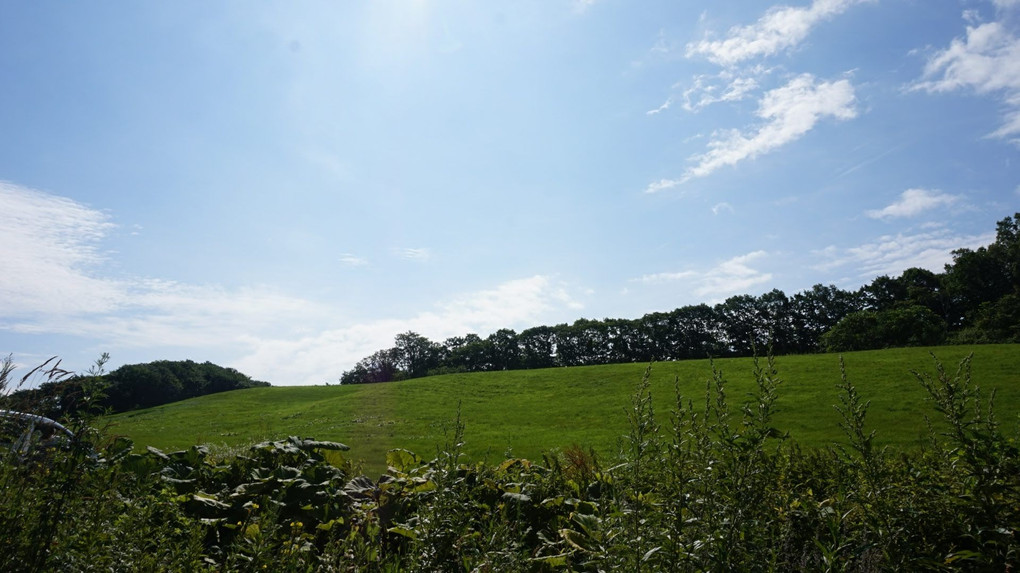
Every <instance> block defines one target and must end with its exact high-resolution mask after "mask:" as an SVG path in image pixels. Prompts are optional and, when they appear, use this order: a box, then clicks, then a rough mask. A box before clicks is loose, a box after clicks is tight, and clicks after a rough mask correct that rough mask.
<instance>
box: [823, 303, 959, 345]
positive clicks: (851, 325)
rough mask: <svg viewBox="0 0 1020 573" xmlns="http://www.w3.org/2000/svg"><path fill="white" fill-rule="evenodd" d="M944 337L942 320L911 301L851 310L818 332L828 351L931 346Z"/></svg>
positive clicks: (927, 309)
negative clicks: (833, 325) (829, 326)
mask: <svg viewBox="0 0 1020 573" xmlns="http://www.w3.org/2000/svg"><path fill="white" fill-rule="evenodd" d="M945 338H946V323H945V321H944V320H942V319H941V318H940V317H939V316H938V315H936V314H935V313H934V312H932V310H931V309H929V308H927V307H924V306H919V305H911V306H898V307H893V308H890V309H887V310H880V311H872V310H862V311H858V312H854V313H851V314H849V315H847V316H846V317H844V318H843V319H842V320H840V321H839V322H838V323H837V324H836V326H835V327H833V328H832V330H830V331H828V332H826V333H825V334H823V335H822V338H821V344H822V346H823V347H824V348H825V350H827V351H828V352H850V351H854V350H872V349H876V348H892V347H904V346H935V345H938V344H941V343H942V342H943V341H944V340H945Z"/></svg>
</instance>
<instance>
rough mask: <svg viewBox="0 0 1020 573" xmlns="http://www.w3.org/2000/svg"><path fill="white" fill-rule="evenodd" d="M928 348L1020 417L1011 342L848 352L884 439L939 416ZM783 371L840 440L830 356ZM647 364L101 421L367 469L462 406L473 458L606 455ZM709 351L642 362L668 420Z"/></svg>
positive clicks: (1010, 422) (1003, 416)
mask: <svg viewBox="0 0 1020 573" xmlns="http://www.w3.org/2000/svg"><path fill="white" fill-rule="evenodd" d="M929 352H934V353H935V355H936V356H937V358H938V359H939V360H940V361H941V362H942V363H943V364H944V365H945V367H946V369H947V370H950V371H951V372H955V371H956V368H957V365H958V364H959V362H960V360H961V359H963V358H964V357H965V356H967V355H968V354H970V353H973V355H974V358H973V380H974V383H975V384H977V385H979V386H980V387H981V388H982V389H983V390H984V391H985V392H986V393H987V391H989V390H991V389H993V388H994V389H996V390H997V395H996V400H995V404H996V412H997V414H998V417H999V420H1000V421H1001V422H1002V423H1003V426H1004V429H1005V430H1006V431H1007V433H1012V432H1013V431H1015V429H1016V428H1017V425H1018V420H1020V345H986V346H949V347H939V348H908V349H894V350H881V351H870V352H854V353H848V354H845V355H844V359H845V363H846V369H847V373H848V377H849V378H850V380H851V381H852V382H853V383H854V384H855V385H856V386H857V388H858V391H859V392H860V393H861V395H862V396H863V397H864V398H865V399H866V400H871V409H870V411H869V415H868V424H869V426H870V427H871V428H873V429H876V430H877V431H878V434H877V440H878V442H879V443H880V444H889V445H893V446H901V447H908V448H909V447H912V446H914V445H916V444H918V443H919V439H920V437H921V436H922V435H923V433H924V432H925V423H924V414H928V415H929V416H930V417H931V418H932V419H936V418H937V417H938V414H937V413H936V412H934V410H932V408H931V406H930V405H929V404H928V403H927V402H926V400H925V393H924V390H923V389H922V388H921V386H920V384H919V383H918V382H917V380H916V378H915V377H914V376H913V374H911V371H913V370H916V371H921V372H930V373H934V361H933V360H932V358H931V356H930V355H929ZM775 362H776V367H777V369H778V371H779V377H780V379H782V380H783V382H782V384H781V386H780V389H779V390H780V395H779V400H778V402H777V406H778V408H779V409H780V412H779V414H778V415H777V416H776V418H775V423H776V426H777V427H779V429H781V430H784V431H788V432H789V433H790V437H791V438H792V439H793V440H795V441H796V442H797V443H799V444H801V445H802V446H807V447H818V446H825V445H828V444H831V443H832V442H834V441H841V439H842V431H841V430H840V428H839V426H838V419H839V416H838V414H837V413H836V412H835V411H834V410H833V407H832V406H833V404H836V403H838V391H837V389H836V388H835V386H836V384H837V383H838V382H839V379H840V371H839V356H837V355H834V354H818V355H804V356H781V357H778V358H776V361H775ZM715 364H716V367H717V368H718V369H720V370H721V371H722V372H723V374H724V376H725V378H726V379H727V380H728V382H729V386H728V392H727V394H728V398H729V402H730V404H731V406H733V407H739V404H740V403H742V402H743V401H744V399H745V398H746V396H747V393H748V392H749V391H750V390H751V389H752V388H753V384H754V378H753V364H752V361H751V359H746V358H741V359H722V360H717V361H716V363H715ZM646 366H647V365H644V364H621V365H610V366H590V367H577V368H556V369H544V370H520V371H511V372H489V373H474V374H456V375H446V376H436V377H430V378H421V379H416V380H408V381H404V382H391V383H386V384H372V385H359V386H328V387H327V386H315V387H272V388H254V389H250V390H238V391H233V392H226V393H222V394H214V395H210V396H204V397H201V398H196V399H192V400H186V401H183V402H177V403H173V404H168V405H165V406H160V407H157V408H152V409H148V410H140V411H135V412H128V413H124V414H119V415H116V416H111V417H110V418H109V419H108V421H109V423H110V427H109V431H110V432H111V433H113V434H119V435H126V436H128V437H130V438H131V439H133V440H134V441H135V444H136V446H138V447H144V446H146V445H151V446H154V447H157V448H161V449H166V450H173V449H182V448H186V447H189V446H191V445H194V444H210V445H213V446H228V447H229V446H239V445H246V444H250V443H253V442H257V441H262V440H265V439H275V438H281V437H285V436H288V435H298V436H302V437H315V438H318V439H325V440H335V441H340V442H343V443H345V444H347V445H349V446H351V448H352V450H351V451H350V452H349V455H350V457H352V458H353V459H355V460H359V461H362V462H363V463H364V467H365V469H366V471H367V472H370V473H377V472H379V471H381V470H383V469H384V466H385V463H384V460H385V452H386V451H387V450H389V449H391V448H397V447H400V448H407V449H410V450H412V451H415V452H417V453H418V454H420V455H422V456H431V455H433V454H434V453H435V452H436V447H437V446H441V445H443V444H444V442H446V441H447V439H448V438H449V439H452V434H453V423H454V420H455V418H456V416H457V408H458V404H459V405H460V409H461V419H462V421H463V422H464V424H465V425H466V434H465V442H466V443H465V448H464V451H465V453H466V454H467V456H468V458H469V459H472V460H486V461H494V460H497V459H502V458H503V456H504V453H505V452H507V451H512V453H513V455H514V456H516V457H527V458H532V459H536V458H540V457H541V455H542V454H543V453H545V452H548V451H550V450H555V449H557V448H563V447H567V446H570V445H572V444H577V445H579V446H581V447H583V448H585V449H587V448H594V449H595V450H596V451H598V452H600V453H603V454H608V453H612V452H614V451H615V450H616V445H617V440H618V438H619V436H621V435H623V434H625V433H626V432H627V416H626V410H627V409H628V407H629V406H630V400H631V396H632V394H633V392H634V389H635V388H636V386H637V384H638V382H639V381H640V380H641V377H642V374H643V373H644V370H645V368H646ZM711 376H712V370H711V365H710V364H709V361H707V360H693V361H685V362H664V363H657V364H654V365H652V373H651V381H652V393H653V398H654V401H655V402H654V406H655V410H656V414H657V416H659V420H660V423H662V424H668V413H669V411H670V410H671V409H672V407H673V404H674V403H675V398H674V396H675V394H674V390H673V388H674V379H677V380H679V387H680V390H681V392H682V394H683V395H684V396H685V397H688V398H691V399H692V400H693V401H694V403H695V404H696V405H698V404H703V403H704V397H705V385H706V382H707V381H708V380H710V379H711Z"/></svg>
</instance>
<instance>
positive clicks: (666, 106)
mask: <svg viewBox="0 0 1020 573" xmlns="http://www.w3.org/2000/svg"><path fill="white" fill-rule="evenodd" d="M671 105H673V98H672V97H670V98H667V99H666V101H665V102H663V103H662V105H660V106H659V107H657V108H655V109H650V110H648V111H646V112H645V115H655V114H658V113H662V112H664V111H666V110H667V109H669V106H671Z"/></svg>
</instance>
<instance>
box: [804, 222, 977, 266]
mask: <svg viewBox="0 0 1020 573" xmlns="http://www.w3.org/2000/svg"><path fill="white" fill-rule="evenodd" d="M994 240H995V233H983V234H981V235H959V234H954V233H953V232H952V231H951V230H949V229H946V228H943V227H935V228H927V229H922V230H919V231H910V230H908V231H904V232H901V233H897V234H895V235H883V236H881V237H879V238H877V239H875V240H874V241H870V242H867V243H864V244H862V245H858V246H856V247H847V248H840V247H836V246H834V245H830V246H828V247H826V248H824V249H821V250H817V251H814V252H813V253H812V254H813V255H814V256H815V257H817V259H818V261H819V262H818V263H816V264H815V265H813V268H815V269H816V270H820V271H832V270H835V269H841V268H853V269H854V270H855V272H856V275H857V277H875V276H878V275H889V276H896V275H899V274H900V273H902V272H903V271H904V270H906V269H908V268H912V267H919V268H923V269H928V270H930V271H933V272H942V270H943V269H944V268H945V265H946V264H947V263H949V262H951V261H952V259H953V255H952V252H953V251H954V250H955V249H960V248H967V249H976V248H978V247H981V246H984V245H987V244H989V243H991V242H992V241H994Z"/></svg>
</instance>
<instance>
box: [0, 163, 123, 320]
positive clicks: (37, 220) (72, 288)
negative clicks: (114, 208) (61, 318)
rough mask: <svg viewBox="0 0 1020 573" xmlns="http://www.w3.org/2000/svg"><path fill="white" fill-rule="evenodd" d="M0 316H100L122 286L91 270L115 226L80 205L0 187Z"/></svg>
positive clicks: (111, 305) (0, 184)
mask: <svg viewBox="0 0 1020 573" xmlns="http://www.w3.org/2000/svg"><path fill="white" fill-rule="evenodd" d="M0 213H2V215H0V260H2V261H3V265H4V269H3V272H0V300H3V301H4V303H3V306H2V307H0V316H2V315H6V316H7V317H8V318H10V317H12V316H23V315H26V314H34V313H39V312H51V313H80V312H97V311H98V312H102V311H106V310H110V309H111V308H114V307H115V306H116V305H117V302H118V299H119V298H120V294H121V293H120V291H121V289H120V287H119V286H118V285H117V284H115V283H111V282H109V281H104V280H102V279H98V278H96V277H95V276H93V275H92V274H91V271H92V270H93V269H94V268H95V267H97V266H98V265H99V264H100V263H102V262H103V260H104V257H103V254H102V253H101V251H100V245H101V241H102V239H103V238H104V237H105V236H106V234H107V233H108V232H110V231H111V230H112V229H113V228H114V225H113V223H111V222H110V221H109V217H108V216H107V215H106V214H105V213H103V212H101V211H97V210H95V209H92V208H90V207H87V206H85V205H83V204H81V203H78V202H75V201H72V200H70V199H66V198H63V197H56V196H53V195H50V194H47V193H42V192H39V191H34V190H32V189H27V188H24V187H20V186H17V185H13V184H10V183H4V182H0Z"/></svg>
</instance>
